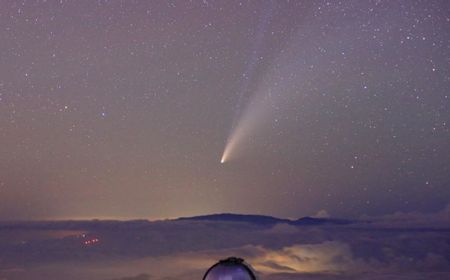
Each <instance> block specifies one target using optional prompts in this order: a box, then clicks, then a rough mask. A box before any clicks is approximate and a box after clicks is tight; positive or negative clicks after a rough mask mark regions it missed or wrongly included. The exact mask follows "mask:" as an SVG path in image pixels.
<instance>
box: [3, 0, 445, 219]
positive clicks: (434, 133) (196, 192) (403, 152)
mask: <svg viewBox="0 0 450 280" xmlns="http://www.w3.org/2000/svg"><path fill="white" fill-rule="evenodd" d="M221 160H222V161H224V162H223V163H221ZM448 203H450V2H448V1H445V0H442V1H425V0H424V1H359V0H355V1H329V2H327V1H274V2H270V1H241V2H239V1H210V0H204V1H192V2H191V1H167V2H166V1H23V2H20V1H2V2H1V3H0V219H3V220H4V219H8V220H14V219H68V218H124V219H129V218H148V219H161V218H169V217H179V216H190V215H199V214H210V213H220V212H233V213H253V214H268V215H274V216H279V217H292V218H298V217H301V216H306V215H314V214H315V213H317V212H320V214H321V215H327V214H328V215H331V216H336V217H361V216H363V215H384V214H390V213H394V212H397V211H405V212H406V211H420V212H431V211H438V210H440V209H443V208H444V207H445V206H446V205H447V204H448Z"/></svg>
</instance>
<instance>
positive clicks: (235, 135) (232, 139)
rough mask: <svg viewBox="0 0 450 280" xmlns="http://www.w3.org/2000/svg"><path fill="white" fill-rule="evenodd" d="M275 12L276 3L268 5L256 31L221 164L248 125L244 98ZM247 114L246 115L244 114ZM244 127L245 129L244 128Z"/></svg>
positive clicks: (228, 156)
mask: <svg viewBox="0 0 450 280" xmlns="http://www.w3.org/2000/svg"><path fill="white" fill-rule="evenodd" d="M274 10H275V1H269V2H268V5H266V6H265V7H264V8H263V10H262V14H261V17H260V19H259V23H258V28H257V30H256V40H254V45H253V51H252V52H251V56H250V59H249V62H248V63H247V67H246V69H245V71H244V73H243V74H242V77H243V81H242V85H241V89H240V91H239V98H238V102H237V105H236V108H235V116H234V119H233V122H232V125H231V133H230V136H229V137H228V139H227V142H226V145H225V149H224V152H223V154H222V157H221V159H220V163H221V164H223V163H225V162H226V161H228V160H229V158H230V154H231V153H232V152H234V150H235V149H236V146H237V144H238V143H240V142H241V138H242V136H240V135H243V133H242V132H243V131H242V130H243V129H244V127H245V126H246V125H242V119H243V118H245V116H244V117H243V116H242V112H241V108H242V103H243V100H244V99H245V98H244V96H245V95H247V94H249V93H248V92H249V88H250V83H251V82H252V81H253V78H254V77H253V76H254V73H255V71H256V69H257V68H258V66H259V63H260V62H261V58H262V56H261V48H262V45H263V43H264V38H265V33H266V30H267V28H268V26H269V25H270V22H271V19H272V16H273V13H274ZM244 114H245V113H244ZM243 126H244V127H243Z"/></svg>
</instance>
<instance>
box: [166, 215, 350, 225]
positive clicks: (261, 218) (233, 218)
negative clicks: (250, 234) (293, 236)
mask: <svg viewBox="0 0 450 280" xmlns="http://www.w3.org/2000/svg"><path fill="white" fill-rule="evenodd" d="M175 220H177V221H216V222H245V223H252V224H262V225H270V224H278V223H284V224H290V225H295V226H307V225H345V224H351V223H353V222H354V221H350V220H343V219H330V218H312V217H303V218H300V219H297V220H289V219H280V218H276V217H272V216H265V215H243V214H232V213H223V214H211V215H203V216H193V217H181V218H178V219H175Z"/></svg>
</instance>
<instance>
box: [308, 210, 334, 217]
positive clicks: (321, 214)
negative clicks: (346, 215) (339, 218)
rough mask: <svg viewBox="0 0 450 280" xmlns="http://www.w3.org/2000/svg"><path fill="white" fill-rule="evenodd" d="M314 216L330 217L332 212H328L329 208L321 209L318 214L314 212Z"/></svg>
mask: <svg viewBox="0 0 450 280" xmlns="http://www.w3.org/2000/svg"><path fill="white" fill-rule="evenodd" d="M312 217H314V218H329V217H330V214H328V212H327V210H325V209H322V210H319V211H318V212H317V213H316V214H314V215H313V216H312Z"/></svg>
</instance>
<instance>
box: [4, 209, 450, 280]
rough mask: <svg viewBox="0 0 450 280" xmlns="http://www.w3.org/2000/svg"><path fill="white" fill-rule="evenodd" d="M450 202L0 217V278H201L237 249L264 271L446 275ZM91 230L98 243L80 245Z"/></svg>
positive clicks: (294, 275) (281, 274)
mask: <svg viewBox="0 0 450 280" xmlns="http://www.w3.org/2000/svg"><path fill="white" fill-rule="evenodd" d="M449 209H450V208H449V207H447V208H446V209H444V210H442V211H439V212H437V213H434V214H430V213H396V214H393V215H389V216H384V217H377V218H374V219H372V221H373V222H371V223H356V224H349V225H322V226H294V225H289V224H283V223H279V224H276V225H257V224H246V223H236V222H207V221H183V222H180V221H162V222H151V223H149V222H132V223H128V224H126V223H122V222H112V221H111V222H107V223H105V224H101V223H100V222H98V221H97V222H95V221H94V222H91V223H83V225H84V226H87V227H89V230H86V231H85V232H86V236H85V237H83V235H80V234H74V235H73V236H71V235H69V236H68V235H67V234H64V235H61V234H56V233H60V232H61V231H63V230H64V232H65V233H67V232H69V231H68V229H72V230H74V232H78V230H80V229H79V228H77V227H76V225H77V223H75V222H67V223H61V224H59V225H58V226H56V227H55V226H54V224H52V223H42V224H39V223H37V224H27V226H23V227H20V228H18V229H13V228H11V227H12V225H10V224H4V225H3V228H1V227H0V246H1V248H3V250H2V251H0V278H1V277H3V278H6V279H9V280H14V279H28V278H33V279H35V280H43V279H48V278H52V279H59V278H64V279H66V280H72V279H93V280H105V279H113V280H148V279H151V280H158V279H159V280H161V279H165V280H170V279H177V280H183V279H201V277H202V276H203V274H204V273H205V271H206V270H207V269H208V268H209V267H210V266H212V265H213V264H214V263H215V262H217V261H218V260H220V259H223V258H226V257H229V256H239V257H243V258H244V259H245V260H246V261H247V262H248V263H250V264H251V265H252V267H253V268H254V269H255V270H256V271H257V273H258V274H259V275H260V276H261V277H260V278H261V279H264V280H275V279H280V280H281V279H285V280H289V279H319V280H325V279H390V280H393V279H395V280H397V279H398V280H405V279H408V280H412V279H446V278H447V279H450V277H449V276H450V257H449V256H448V252H449V251H450V235H449V232H450V222H448V213H449ZM424 225H427V226H426V227H425V226H424ZM35 227H38V228H40V230H36V229H35V230H33V229H34V228H35ZM75 229H76V230H75ZM46 232H48V235H45V234H46ZM37 233H39V238H37V236H36V234H37ZM44 235H45V236H44ZM90 237H95V238H98V239H99V240H100V242H99V243H98V244H96V245H95V246H90V247H86V246H84V245H83V244H84V243H83V242H82V241H83V238H90ZM21 240H26V242H25V243H23V242H22V241H21ZM62 260H63V261H64V262H62ZM15 267H20V268H23V269H19V270H17V269H11V268H15ZM150 275H151V276H150ZM50 276H51V277H50ZM125 276H126V277H125Z"/></svg>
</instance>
